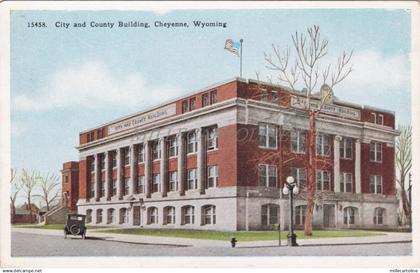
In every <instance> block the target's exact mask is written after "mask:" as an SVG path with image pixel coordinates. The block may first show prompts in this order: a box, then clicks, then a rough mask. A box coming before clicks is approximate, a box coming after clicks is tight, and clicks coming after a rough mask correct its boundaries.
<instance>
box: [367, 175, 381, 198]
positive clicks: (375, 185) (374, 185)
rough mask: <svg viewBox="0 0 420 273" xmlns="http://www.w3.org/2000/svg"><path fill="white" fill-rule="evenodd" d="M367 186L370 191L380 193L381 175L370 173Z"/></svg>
mask: <svg viewBox="0 0 420 273" xmlns="http://www.w3.org/2000/svg"><path fill="white" fill-rule="evenodd" d="M369 188H370V192H371V193H376V194H381V193H382V176H380V175H371V176H370V183H369Z"/></svg>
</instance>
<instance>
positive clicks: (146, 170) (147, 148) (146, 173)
mask: <svg viewBox="0 0 420 273" xmlns="http://www.w3.org/2000/svg"><path fill="white" fill-rule="evenodd" d="M143 145H144V192H145V193H146V196H147V197H149V196H150V181H151V175H150V174H151V162H150V143H149V141H146V142H144V144H143Z"/></svg>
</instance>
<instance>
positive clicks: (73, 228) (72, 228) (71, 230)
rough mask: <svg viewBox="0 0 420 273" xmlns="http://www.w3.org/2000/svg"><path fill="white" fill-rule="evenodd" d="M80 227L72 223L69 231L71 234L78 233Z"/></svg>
mask: <svg viewBox="0 0 420 273" xmlns="http://www.w3.org/2000/svg"><path fill="white" fill-rule="evenodd" d="M80 231H81V230H80V227H78V226H77V225H72V226H71V227H70V233H71V234H73V235H79V234H80Z"/></svg>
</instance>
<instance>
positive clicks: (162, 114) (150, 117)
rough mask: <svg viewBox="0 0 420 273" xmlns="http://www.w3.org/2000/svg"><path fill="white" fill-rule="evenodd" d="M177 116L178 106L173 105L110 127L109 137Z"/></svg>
mask: <svg viewBox="0 0 420 273" xmlns="http://www.w3.org/2000/svg"><path fill="white" fill-rule="evenodd" d="M175 114H176V104H175V103H174V104H171V105H168V106H165V107H162V108H159V109H157V110H153V111H150V112H147V113H145V114H142V115H139V116H136V117H133V118H130V119H127V120H124V121H121V122H118V123H116V124H113V125H110V126H109V127H108V135H112V134H115V133H118V132H121V131H124V130H128V129H133V128H135V127H139V126H143V125H145V124H148V123H151V122H153V121H157V120H160V119H163V118H167V117H170V116H173V115H175Z"/></svg>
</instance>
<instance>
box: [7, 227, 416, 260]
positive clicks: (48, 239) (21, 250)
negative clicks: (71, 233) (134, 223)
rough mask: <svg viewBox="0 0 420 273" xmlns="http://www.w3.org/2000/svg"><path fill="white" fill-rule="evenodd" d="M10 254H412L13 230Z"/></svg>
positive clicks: (405, 249)
mask: <svg viewBox="0 0 420 273" xmlns="http://www.w3.org/2000/svg"><path fill="white" fill-rule="evenodd" d="M11 247H12V250H11V251H12V256H13V257H22V256H403V255H412V243H410V242H395V243H360V244H357V245H355V244H342V245H310V246H309V245H306V246H300V247H294V248H290V247H286V246H283V247H273V246H271V247H260V246H258V247H252V246H251V247H241V246H240V242H239V244H238V247H236V248H229V247H184V246H182V247H181V246H180V247H177V246H170V245H156V244H142V243H128V242H115V241H108V240H104V238H97V237H87V238H86V240H82V239H81V237H73V238H68V239H64V238H63V237H59V236H50V235H40V234H26V233H18V232H12V244H11Z"/></svg>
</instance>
